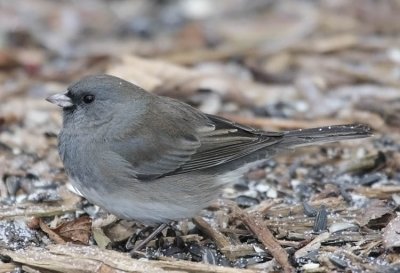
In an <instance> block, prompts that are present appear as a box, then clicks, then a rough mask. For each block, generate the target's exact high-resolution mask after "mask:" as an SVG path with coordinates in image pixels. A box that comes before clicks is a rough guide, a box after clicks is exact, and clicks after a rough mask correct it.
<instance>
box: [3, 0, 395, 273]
mask: <svg viewBox="0 0 400 273" xmlns="http://www.w3.org/2000/svg"><path fill="white" fill-rule="evenodd" d="M399 12H400V2H399V1H396V0H394V1H372V0H364V1H361V0H353V1H344V0H339V1H329V0H320V1H305V0H304V1H268V0H264V1H260V0H255V1H244V0H237V1H225V0H223V1H211V0H193V1H183V0H182V1H144V0H142V1H141V0H138V1H123V0H114V1H106V0H103V1H94V0H88V1H50V0H47V1H46V0H34V1H23V0H16V1H2V2H1V3H0V272H164V271H168V272H237V273H238V272H259V271H263V272H281V271H282V270H283V271H285V272H291V271H293V270H296V271H298V272H398V271H399V270H400V256H399V249H400V236H399V232H400V216H398V211H399V209H398V208H399V204H400V134H399V133H400V130H399V128H400V73H399V71H400V41H399V39H398V37H399V33H400V25H399V24H398V14H399ZM100 73H107V74H112V75H115V76H119V77H122V78H124V79H126V80H129V81H131V82H133V83H135V84H137V85H139V86H141V87H143V88H144V89H146V90H148V91H149V92H154V93H156V94H159V95H164V96H170V97H174V98H177V99H180V100H183V101H185V102H187V103H189V104H191V105H193V106H195V107H197V108H198V109H200V110H202V111H204V112H206V113H210V114H216V115H221V116H224V117H226V118H229V119H231V120H234V121H236V122H239V123H242V124H245V125H247V126H252V127H256V128H260V129H264V130H269V131H271V130H274V131H275V130H277V131H285V130H290V129H298V128H309V127H319V126H323V125H334V124H343V123H363V124H368V125H369V126H370V127H371V128H372V129H373V130H374V134H373V136H372V137H369V138H366V139H359V140H351V141H343V142H340V143H331V144H327V145H323V146H315V147H306V148H299V149H296V150H293V151H288V152H286V153H283V154H280V155H278V156H276V157H274V158H272V159H269V160H268V161H266V162H265V163H263V164H261V165H260V166H259V167H258V168H256V169H254V170H252V171H250V172H249V173H248V174H246V175H245V176H244V177H243V178H241V179H240V180H239V181H237V182H235V184H234V185H233V186H232V187H229V188H227V189H226V190H225V191H224V192H223V194H222V195H221V199H220V200H219V201H216V202H215V204H213V205H211V206H210V207H209V208H207V209H205V210H204V211H202V212H201V213H200V214H199V215H197V216H195V217H194V218H193V219H187V220H184V221H181V222H178V223H172V224H171V226H170V227H168V228H166V229H165V230H164V231H163V233H162V234H160V235H159V236H158V237H157V238H156V239H155V240H152V241H151V242H150V243H149V245H148V247H147V248H146V249H144V250H142V251H140V252H138V253H136V254H135V255H134V257H133V258H132V257H131V256H130V255H129V250H130V249H131V248H132V247H133V246H134V245H135V244H137V243H138V242H140V241H141V240H143V239H144V238H145V237H146V236H147V235H148V234H149V232H150V231H151V228H150V229H149V228H146V227H145V226H143V225H141V224H140V223H136V222H134V221H126V220H119V219H116V218H115V217H113V216H112V215H108V214H107V213H106V212H105V211H102V210H100V209H99V208H98V207H96V206H94V205H93V204H90V203H88V202H87V201H86V200H85V199H84V198H81V197H79V196H78V195H76V194H75V193H73V192H72V191H71V189H72V188H71V187H70V185H69V183H68V178H67V176H66V174H65V173H64V169H63V165H62V163H61V161H60V159H59V157H58V153H57V134H58V132H59V130H60V128H61V124H62V119H61V113H60V109H57V107H56V106H54V105H52V104H50V103H48V102H46V101H45V100H44V99H45V98H46V97H47V96H49V95H51V94H54V93H59V92H63V91H64V90H66V88H67V86H68V85H69V84H71V83H72V82H74V81H76V80H78V79H80V78H81V77H82V76H84V75H90V74H100ZM132 209H134V208H132Z"/></svg>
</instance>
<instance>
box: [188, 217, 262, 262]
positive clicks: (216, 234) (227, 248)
mask: <svg viewBox="0 0 400 273" xmlns="http://www.w3.org/2000/svg"><path fill="white" fill-rule="evenodd" d="M193 223H194V224H195V225H196V226H197V227H198V228H199V229H201V230H202V231H203V232H204V233H206V234H207V235H208V236H210V237H211V238H212V239H213V240H214V241H215V243H216V245H217V246H218V248H219V249H220V250H221V252H222V253H223V254H224V255H225V256H226V257H228V259H230V260H233V259H235V258H237V257H240V256H246V255H250V254H253V253H254V252H255V250H254V248H253V247H252V246H251V245H242V244H240V245H234V244H232V243H231V242H230V241H229V239H228V238H227V237H226V236H225V235H224V234H222V233H221V232H220V231H219V230H218V229H216V228H215V227H213V226H212V225H210V224H209V223H207V222H206V221H205V220H204V219H203V218H202V217H200V216H197V217H195V218H193Z"/></svg>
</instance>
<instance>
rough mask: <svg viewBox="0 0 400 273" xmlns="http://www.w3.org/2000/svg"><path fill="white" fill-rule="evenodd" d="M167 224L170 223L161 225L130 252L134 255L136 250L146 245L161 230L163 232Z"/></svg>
mask: <svg viewBox="0 0 400 273" xmlns="http://www.w3.org/2000/svg"><path fill="white" fill-rule="evenodd" d="M167 226H168V224H166V223H163V224H161V225H159V226H158V227H157V228H156V229H155V230H154V231H153V232H152V233H151V234H150V235H149V236H147V237H146V238H145V239H144V240H143V241H141V242H140V243H139V244H138V245H137V246H135V247H134V248H133V249H132V250H131V251H130V252H129V253H130V254H131V255H134V254H135V252H137V251H139V250H140V249H142V248H143V247H145V246H146V245H147V244H148V243H149V242H150V241H151V240H152V239H153V238H154V237H156V236H157V235H158V234H160V232H162V231H163V230H164V229H165V228H166V227H167Z"/></svg>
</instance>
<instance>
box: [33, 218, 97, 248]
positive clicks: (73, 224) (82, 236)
mask: <svg viewBox="0 0 400 273" xmlns="http://www.w3.org/2000/svg"><path fill="white" fill-rule="evenodd" d="M91 226H92V220H91V219H90V217H88V216H82V217H80V218H78V219H76V220H73V221H70V222H65V223H63V224H61V225H59V226H58V227H56V228H54V229H51V228H49V227H48V226H47V225H46V224H44V223H43V221H40V228H41V229H42V230H43V231H44V232H46V233H47V234H48V235H49V237H50V239H52V240H54V241H55V242H57V243H59V244H65V243H67V242H74V243H80V244H84V245H87V244H88V243H89V237H90V233H91Z"/></svg>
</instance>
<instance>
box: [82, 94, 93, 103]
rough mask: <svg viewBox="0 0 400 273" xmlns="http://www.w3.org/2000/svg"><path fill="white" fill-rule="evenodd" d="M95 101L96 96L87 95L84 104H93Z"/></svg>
mask: <svg viewBox="0 0 400 273" xmlns="http://www.w3.org/2000/svg"><path fill="white" fill-rule="evenodd" d="M93 101H94V96H93V95H85V96H84V97H83V102H84V103H86V104H89V103H92V102H93Z"/></svg>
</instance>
